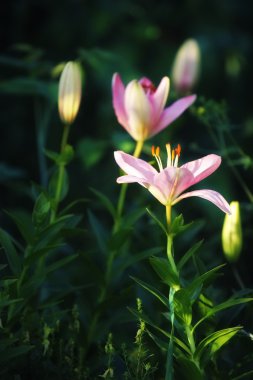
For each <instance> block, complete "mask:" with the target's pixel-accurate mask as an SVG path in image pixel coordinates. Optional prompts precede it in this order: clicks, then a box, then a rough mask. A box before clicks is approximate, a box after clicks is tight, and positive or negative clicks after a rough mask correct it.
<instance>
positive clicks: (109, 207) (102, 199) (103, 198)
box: [90, 187, 116, 218]
mask: <svg viewBox="0 0 253 380" xmlns="http://www.w3.org/2000/svg"><path fill="white" fill-rule="evenodd" d="M90 190H91V191H92V192H93V193H94V194H95V195H96V196H97V197H98V199H99V200H100V202H101V203H102V205H104V206H105V208H106V209H107V210H108V211H109V212H110V214H111V215H112V217H113V218H115V216H116V210H115V208H114V206H113V204H112V202H111V201H110V199H109V198H108V197H107V196H106V195H104V194H103V193H101V192H100V191H98V190H95V189H93V188H92V187H91V188H90Z"/></svg>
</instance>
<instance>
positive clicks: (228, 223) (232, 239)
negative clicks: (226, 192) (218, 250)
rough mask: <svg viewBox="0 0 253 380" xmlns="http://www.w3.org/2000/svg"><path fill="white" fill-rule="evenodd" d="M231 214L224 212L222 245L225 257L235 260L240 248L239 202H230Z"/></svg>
mask: <svg viewBox="0 0 253 380" xmlns="http://www.w3.org/2000/svg"><path fill="white" fill-rule="evenodd" d="M230 208H231V215H228V214H226V216H225V220H224V224H223V228H222V247H223V252H224V255H225V257H226V259H227V260H228V261H229V262H231V263H232V262H236V261H237V260H238V258H239V256H240V253H241V250H242V226H241V217H240V205H239V202H236V201H233V202H231V203H230Z"/></svg>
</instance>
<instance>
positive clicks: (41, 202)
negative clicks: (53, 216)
mask: <svg viewBox="0 0 253 380" xmlns="http://www.w3.org/2000/svg"><path fill="white" fill-rule="evenodd" d="M50 210H51V203H50V200H49V199H48V197H47V196H46V195H45V194H44V193H41V194H40V195H39V196H38V198H37V199H36V202H35V205H34V208H33V213H32V221H33V224H34V226H35V227H37V228H41V227H43V226H45V225H46V224H47V222H48V221H49V217H50Z"/></svg>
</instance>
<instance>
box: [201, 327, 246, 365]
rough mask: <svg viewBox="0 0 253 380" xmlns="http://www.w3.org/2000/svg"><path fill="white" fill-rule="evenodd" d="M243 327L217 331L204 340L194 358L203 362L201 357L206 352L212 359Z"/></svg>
mask: <svg viewBox="0 0 253 380" xmlns="http://www.w3.org/2000/svg"><path fill="white" fill-rule="evenodd" d="M241 329H242V327H231V328H227V329H223V330H219V331H215V332H214V333H212V334H210V335H209V336H207V337H206V338H204V339H203V340H202V341H201V342H200V343H199V344H198V346H197V348H196V351H195V353H194V358H195V359H196V360H197V361H200V360H201V357H202V356H203V354H204V353H205V351H206V354H207V355H208V360H210V359H212V357H213V355H214V354H215V352H216V351H218V350H219V349H220V348H221V347H222V346H223V345H224V344H226V343H227V342H228V341H229V340H230V339H231V338H233V336H234V335H235V334H237V333H238V331H239V330H241Z"/></svg>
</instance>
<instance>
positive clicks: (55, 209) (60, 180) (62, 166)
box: [50, 125, 70, 223]
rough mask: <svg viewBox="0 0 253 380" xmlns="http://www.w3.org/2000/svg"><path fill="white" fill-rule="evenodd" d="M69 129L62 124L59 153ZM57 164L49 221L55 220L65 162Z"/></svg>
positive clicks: (66, 139) (65, 142) (65, 143)
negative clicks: (52, 205) (57, 171)
mask: <svg viewBox="0 0 253 380" xmlns="http://www.w3.org/2000/svg"><path fill="white" fill-rule="evenodd" d="M69 129H70V125H65V126H64V129H63V135H62V140H61V153H63V151H64V149H65V146H66V145H67V141H68V136H69ZM58 166H59V168H58V170H59V174H58V179H57V184H56V190H55V196H54V208H53V210H52V214H51V219H50V222H51V223H52V222H53V221H54V220H55V217H56V213H57V209H58V205H59V203H60V198H61V193H62V186H63V179H64V168H65V163H60V164H59V165H58Z"/></svg>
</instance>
